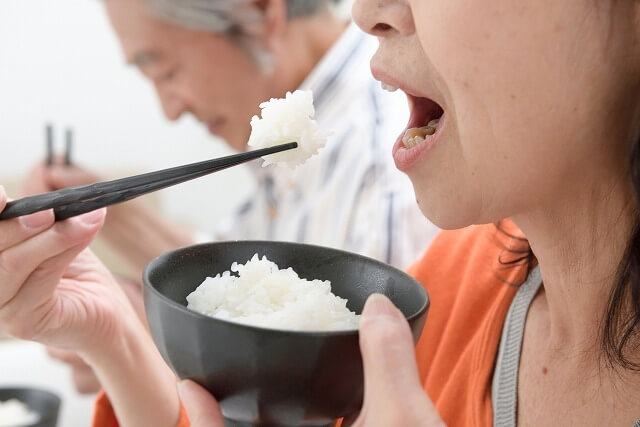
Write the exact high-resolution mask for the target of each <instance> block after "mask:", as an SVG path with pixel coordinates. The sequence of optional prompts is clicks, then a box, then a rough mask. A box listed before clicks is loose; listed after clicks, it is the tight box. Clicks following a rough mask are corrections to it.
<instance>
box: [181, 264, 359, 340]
mask: <svg viewBox="0 0 640 427" xmlns="http://www.w3.org/2000/svg"><path fill="white" fill-rule="evenodd" d="M231 272H235V273H237V274H238V275H237V276H235V275H232V274H231ZM187 302H188V304H187V307H188V308H190V309H191V310H194V311H197V312H200V313H202V314H206V315H208V316H212V317H217V318H220V319H225V320H230V321H233V322H238V323H244V324H248V325H254V326H261V327H265V328H272V329H287V330H300V331H328V330H344V329H357V328H358V322H359V320H360V316H359V315H357V314H355V313H354V312H352V311H350V310H349V309H348V308H347V300H346V299H343V298H340V297H338V296H336V295H334V294H333V293H332V292H331V282H329V281H328V280H306V279H301V278H300V277H299V276H298V274H297V273H296V272H295V271H293V269H292V268H287V269H283V270H280V269H279V268H278V266H277V265H276V264H275V263H274V262H271V261H269V260H268V259H267V257H265V256H263V257H262V258H259V257H258V254H255V255H254V256H253V258H251V260H250V261H248V262H247V263H246V264H238V263H236V262H234V263H233V264H232V265H231V271H225V272H224V273H222V274H218V275H217V276H215V277H207V278H206V279H205V281H204V282H202V284H201V285H200V286H198V288H197V289H196V290H195V291H193V292H192V293H191V294H189V295H188V296H187Z"/></svg>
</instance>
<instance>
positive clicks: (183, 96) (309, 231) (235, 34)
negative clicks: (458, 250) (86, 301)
mask: <svg viewBox="0 0 640 427" xmlns="http://www.w3.org/2000/svg"><path fill="white" fill-rule="evenodd" d="M330 3H331V1H329V0H260V1H256V0H106V1H105V6H106V10H107V12H108V14H109V18H110V20H111V23H112V25H113V27H114V29H115V31H116V33H117V35H118V37H119V39H120V42H121V44H122V49H123V51H124V55H125V57H126V60H127V62H128V63H130V64H132V65H134V66H135V67H137V68H138V69H139V70H140V71H141V72H142V73H143V74H144V76H146V77H147V78H148V79H149V80H150V81H151V82H152V84H153V85H154V88H155V90H156V92H157V94H158V98H159V100H160V102H161V104H162V106H163V108H164V112H165V114H166V116H167V117H168V118H169V119H171V120H176V119H178V118H179V117H180V116H182V115H183V114H186V113H190V114H192V115H193V116H195V117H196V118H197V119H198V120H199V121H200V122H202V123H203V124H204V125H205V126H207V128H208V129H209V131H210V132H211V133H212V134H215V135H218V136H220V137H222V138H223V139H224V140H225V141H226V142H227V143H228V144H229V145H230V146H231V147H233V148H234V149H236V150H239V151H243V150H245V149H246V142H247V140H248V137H249V133H250V126H249V121H250V118H251V116H252V115H254V114H257V113H258V112H259V108H258V105H259V104H260V103H261V102H262V101H265V100H268V99H269V98H275V97H277V98H279V97H282V96H284V94H285V93H286V92H287V91H293V90H295V89H298V88H301V89H310V90H312V91H313V93H314V97H315V107H316V118H317V121H318V123H319V124H320V127H321V128H322V129H324V130H326V131H327V132H330V134H331V136H330V139H329V141H328V144H327V146H326V147H325V149H324V150H323V151H321V153H320V154H319V155H318V156H316V157H314V158H313V159H312V160H310V161H309V162H307V164H305V165H304V166H302V167H299V168H298V169H296V170H295V171H290V170H285V169H281V168H273V167H271V168H261V167H260V166H259V165H258V164H257V163H255V164H252V165H251V166H250V167H251V168H252V169H251V170H252V172H253V174H254V176H255V178H256V182H257V185H256V188H255V191H254V193H253V194H252V195H251V197H250V198H249V199H248V200H247V201H246V202H245V203H243V204H242V205H241V206H239V207H238V208H237V209H236V210H235V211H234V213H233V214H232V215H231V216H230V217H229V218H227V219H226V220H225V221H224V222H223V223H222V224H220V226H219V227H218V231H217V232H216V234H215V235H214V236H208V237H207V238H213V239H273V240H290V241H298V242H307V243H314V244H320V245H326V246H333V247H339V248H343V249H346V250H349V251H353V252H358V253H361V254H364V255H368V256H371V257H374V258H377V259H380V260H382V261H384V262H387V263H390V264H393V265H395V266H397V267H400V268H405V267H407V266H408V264H409V263H410V262H411V261H412V260H413V259H414V258H415V257H417V255H419V254H420V253H422V252H423V251H424V249H425V247H426V246H427V245H428V244H429V242H430V241H431V239H432V238H433V236H434V235H435V233H436V232H437V230H436V228H435V227H434V226H433V225H431V224H429V223H428V222H427V221H426V220H425V219H424V217H423V216H422V215H421V213H420V211H419V209H418V208H417V207H416V206H415V201H414V195H413V191H412V188H411V186H410V184H409V182H408V180H407V179H406V178H405V177H404V176H403V175H402V174H401V173H400V172H398V171H397V170H396V169H395V167H394V166H393V163H392V160H391V156H390V155H389V151H390V150H391V146H390V145H389V144H387V143H386V142H387V141H390V140H393V139H395V138H394V136H393V135H392V134H391V133H392V132H394V129H397V128H402V125H400V126H399V125H398V120H403V119H405V120H406V106H405V105H404V103H405V101H404V99H398V97H396V96H395V95H396V94H389V93H386V92H384V91H382V90H381V88H380V86H379V84H378V83H376V82H375V81H374V80H373V79H372V77H371V75H370V73H369V66H368V60H369V58H370V57H371V55H372V53H373V51H375V48H376V43H375V41H374V40H372V39H370V38H367V37H366V36H365V35H364V34H363V33H361V32H360V31H359V30H358V29H356V28H355V26H353V25H351V24H349V23H348V22H346V21H343V20H341V19H339V18H338V17H337V16H336V15H335V14H334V13H333V12H332V10H331V7H330V6H331V5H330ZM96 180H98V177H96V176H95V175H93V174H92V173H90V172H88V171H85V170H82V169H79V168H63V167H55V166H54V167H52V168H45V167H44V166H41V167H38V168H37V169H36V170H35V171H34V173H33V174H32V175H31V178H30V179H29V181H28V184H27V189H28V192H30V193H35V192H41V191H46V190H50V189H54V188H61V187H66V186H71V185H79V184H85V183H89V182H93V181H96ZM211 196H215V189H212V193H211ZM194 203H195V201H194ZM102 236H103V238H104V239H105V240H106V241H107V242H109V243H110V244H111V246H112V247H113V248H114V249H115V250H116V251H118V252H120V253H121V254H122V255H123V256H124V257H125V259H127V260H128V261H130V262H131V264H132V265H133V267H134V268H135V269H136V270H137V271H139V272H141V271H142V269H143V268H144V266H145V265H146V263H147V262H148V261H149V260H150V259H152V258H153V257H155V256H157V255H159V254H160V253H162V252H164V251H166V250H169V249H172V248H175V247H178V246H183V245H187V244H191V243H194V242H195V241H197V240H199V239H202V236H199V235H198V234H197V233H193V232H191V231H187V230H179V229H178V228H177V227H175V226H174V225H170V224H168V223H167V222H166V221H165V220H164V219H163V218H161V217H159V216H158V215H157V214H155V213H154V212H151V211H149V210H148V209H146V208H145V207H144V206H141V205H140V204H138V203H136V202H131V203H126V204H123V205H119V206H114V207H111V208H110V209H109V215H108V216H107V220H106V224H105V227H104V230H103V232H102ZM128 291H129V292H128V293H129V296H130V298H133V299H134V300H135V299H136V298H137V297H136V295H131V294H132V293H133V294H135V289H134V290H133V291H132V289H131V287H130V286H129V287H128ZM52 351H53V352H54V354H55V356H56V357H59V358H63V359H65V360H67V361H68V362H70V363H71V364H72V366H74V368H75V369H74V374H75V379H76V384H77V386H78V387H79V388H80V389H82V390H84V391H91V390H94V389H95V388H96V387H97V385H98V384H97V382H96V381H95V378H94V377H93V374H92V372H91V370H90V369H89V368H88V367H87V366H86V365H84V364H83V363H82V362H81V361H80V360H78V359H77V358H76V357H74V356H73V355H70V354H66V353H60V352H57V351H56V350H52Z"/></svg>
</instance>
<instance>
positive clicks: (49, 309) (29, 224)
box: [0, 187, 180, 427]
mask: <svg viewBox="0 0 640 427" xmlns="http://www.w3.org/2000/svg"><path fill="white" fill-rule="evenodd" d="M6 201H7V199H6V196H5V194H4V190H3V189H2V187H0V211H2V210H3V209H4V206H5V205H6ZM104 217H105V211H104V210H98V211H94V212H91V213H88V214H85V215H82V216H79V217H74V218H71V219H68V220H66V221H60V222H54V218H53V212H52V211H44V212H39V213H36V214H33V215H29V216H26V217H21V218H16V219H12V220H7V221H0V329H1V330H3V331H5V332H7V333H8V334H9V335H12V336H14V337H16V338H20V339H27V340H33V341H38V342H41V343H43V344H46V345H50V346H54V347H58V348H62V349H65V350H73V351H77V352H78V353H79V354H81V355H82V356H83V358H84V359H85V360H86V361H88V362H89V364H90V365H91V366H92V367H93V368H94V370H95V371H96V372H97V373H98V376H99V378H100V380H101V381H102V383H103V385H104V387H105V390H106V391H107V393H108V395H109V397H110V399H111V401H112V403H113V407H114V410H115V412H116V414H117V416H118V419H119V422H120V425H122V426H131V427H134V426H136V427H137V426H151V425H152V426H158V427H162V426H168V427H175V425H176V423H177V421H178V416H179V411H180V407H179V402H178V397H177V391H176V387H175V378H174V376H173V374H172V373H171V371H170V370H169V368H168V367H167V366H166V365H165V364H164V362H163V360H162V358H161V357H160V355H159V353H158V351H157V349H156V347H155V346H154V344H153V342H152V340H151V337H150V336H149V334H148V332H147V331H146V329H145V327H144V325H143V323H142V321H141V320H140V319H139V318H138V316H137V314H136V312H135V310H134V309H133V307H132V306H131V304H130V303H129V301H128V299H127V297H126V295H125V294H124V292H123V291H122V289H121V288H120V286H119V285H118V284H117V283H116V281H115V279H114V278H113V276H112V275H111V274H110V273H109V271H108V270H107V269H106V267H104V266H103V265H102V264H101V263H100V262H99V260H98V259H97V258H96V257H95V256H94V255H93V254H92V253H91V252H90V251H89V250H87V249H86V247H87V246H88V245H89V243H91V241H92V240H93V238H94V237H95V236H96V234H97V233H98V232H99V230H100V228H101V227H102V225H103V223H104Z"/></svg>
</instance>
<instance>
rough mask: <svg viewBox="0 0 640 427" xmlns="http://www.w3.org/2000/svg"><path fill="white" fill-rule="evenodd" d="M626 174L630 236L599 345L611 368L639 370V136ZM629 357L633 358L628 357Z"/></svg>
mask: <svg viewBox="0 0 640 427" xmlns="http://www.w3.org/2000/svg"><path fill="white" fill-rule="evenodd" d="M630 157H631V158H630V164H629V172H630V175H631V182H632V184H633V192H634V195H635V200H634V202H635V209H634V212H635V218H634V224H633V229H632V232H631V237H630V238H629V241H628V242H627V248H626V250H625V252H624V255H623V257H622V260H621V261H620V264H619V266H618V273H617V275H616V281H615V285H614V287H613V289H612V290H611V293H610V294H609V301H608V305H607V311H606V315H605V317H604V320H603V325H602V331H601V346H602V350H603V354H604V355H605V356H606V359H607V361H608V362H609V364H610V365H611V366H613V367H615V366H622V367H623V368H626V369H631V370H634V371H640V362H639V361H638V355H637V352H636V350H637V349H638V347H639V346H640V339H639V338H640V207H639V204H640V137H637V138H636V141H635V143H634V144H633V147H632V149H631V156H630ZM630 354H635V357H632V358H630V357H629V355H630Z"/></svg>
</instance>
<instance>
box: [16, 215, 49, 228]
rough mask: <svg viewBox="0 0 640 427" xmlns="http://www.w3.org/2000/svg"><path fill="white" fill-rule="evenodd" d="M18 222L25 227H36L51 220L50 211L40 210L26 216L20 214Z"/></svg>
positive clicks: (42, 225)
mask: <svg viewBox="0 0 640 427" xmlns="http://www.w3.org/2000/svg"><path fill="white" fill-rule="evenodd" d="M20 222H21V223H22V225H23V226H24V227H26V228H31V229H38V228H42V227H44V226H45V225H48V224H51V223H52V222H53V215H52V214H51V211H40V212H36V213H33V214H31V215H27V216H21V217H20Z"/></svg>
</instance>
